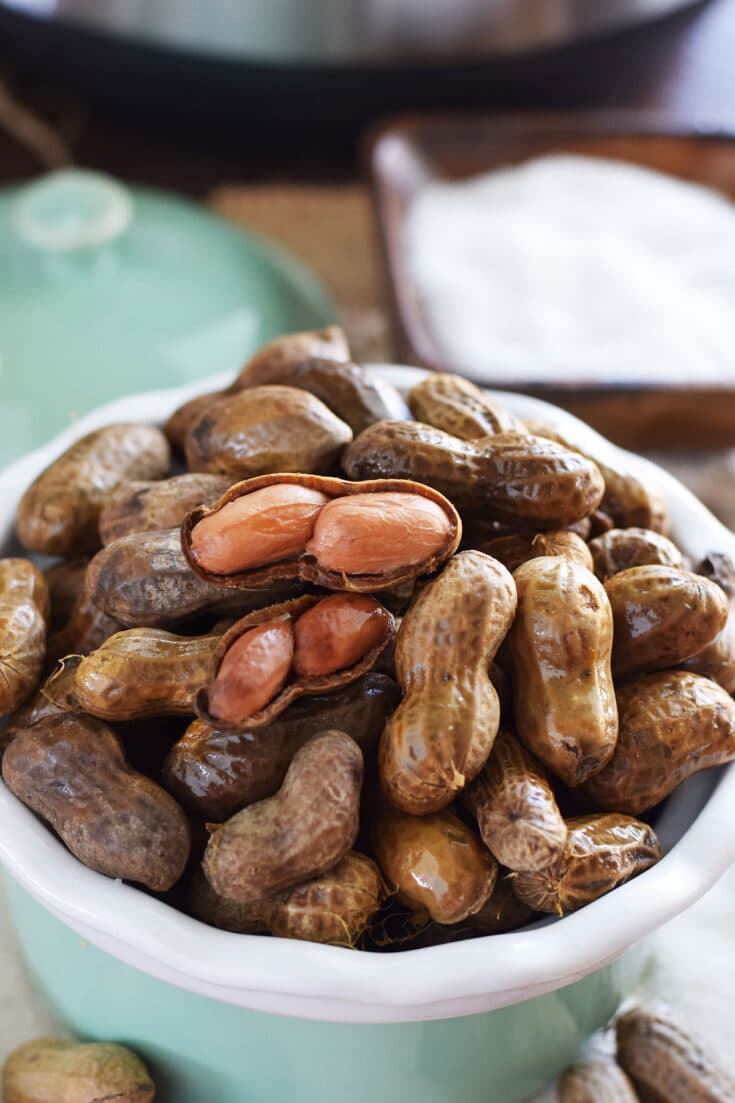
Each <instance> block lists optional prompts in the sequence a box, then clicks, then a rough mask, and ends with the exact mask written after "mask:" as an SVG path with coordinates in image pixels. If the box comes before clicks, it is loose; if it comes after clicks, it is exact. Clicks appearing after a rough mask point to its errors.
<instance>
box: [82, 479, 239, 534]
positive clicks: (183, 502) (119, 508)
mask: <svg viewBox="0 0 735 1103" xmlns="http://www.w3.org/2000/svg"><path fill="white" fill-rule="evenodd" d="M231 482H232V480H231V479H230V477H229V476H228V475H208V474H205V473H189V474H186V475H174V476H173V478H171V479H159V480H158V481H155V482H151V481H138V482H129V483H125V484H124V485H123V486H121V487H119V488H118V489H117V490H113V492H112V493H111V494H110V496H109V497H108V499H107V501H106V503H105V505H104V507H103V509H102V512H101V514H100V522H99V525H100V539H101V540H102V543H103V544H111V543H112V542H113V540H119V539H120V537H121V536H129V535H130V533H131V532H157V531H160V530H162V529H172V528H178V527H179V526H180V525H181V522H182V521H183V520H184V518H185V517H186V515H187V513H188V512H189V511H190V510H192V509H196V507H197V506H202V505H203V506H212V505H214V503H215V502H216V501H217V499H218V498H221V497H222V495H223V494H224V492H225V491H226V490H227V488H228V487H229V486H230V485H231Z"/></svg>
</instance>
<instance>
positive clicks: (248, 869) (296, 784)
mask: <svg viewBox="0 0 735 1103" xmlns="http://www.w3.org/2000/svg"><path fill="white" fill-rule="evenodd" d="M362 771H363V762H362V752H361V751H360V748H359V747H358V746H357V743H355V742H354V741H353V740H352V739H350V737H349V736H348V735H345V734H344V733H343V732H338V731H330V732H324V733H322V734H321V735H318V736H316V737H315V738H314V739H312V740H311V741H310V742H308V743H307V744H306V745H305V746H303V747H302V748H301V750H299V751H297V752H296V755H295V756H294V758H293V761H292V762H291V765H290V766H289V768H288V773H287V774H286V778H285V780H284V782H283V785H282V786H281V788H280V789H279V791H278V793H277V794H276V795H275V796H273V797H269V798H268V799H267V800H262V801H259V802H258V803H257V804H251V805H249V807H247V808H244V809H243V810H242V812H238V813H237V815H235V816H233V817H232V819H230V820H227V822H226V823H224V824H222V825H221V826H216V827H213V828H212V833H211V835H210V839H209V842H208V844H207V849H206V851H205V854H204V860H203V868H204V873H205V875H206V877H207V880H208V881H209V883H210V884H211V886H212V888H213V889H214V890H215V892H217V893H219V895H220V896H224V897H225V898H226V899H229V900H235V901H238V902H240V903H247V902H248V901H251V900H259V899H262V898H263V897H265V896H270V895H272V894H273V893H276V892H281V891H283V890H284V889H288V888H291V887H292V886H293V885H298V884H300V883H301V882H302V881H306V880H308V879H309V878H311V877H318V876H320V875H321V874H323V873H326V872H327V870H329V869H332V868H333V867H334V866H335V865H336V864H337V862H339V861H340V859H341V858H343V857H344V856H345V854H346V853H347V851H348V850H350V849H351V847H352V846H353V844H354V842H355V839H356V838H357V830H358V817H359V807H360V787H361V785H362Z"/></svg>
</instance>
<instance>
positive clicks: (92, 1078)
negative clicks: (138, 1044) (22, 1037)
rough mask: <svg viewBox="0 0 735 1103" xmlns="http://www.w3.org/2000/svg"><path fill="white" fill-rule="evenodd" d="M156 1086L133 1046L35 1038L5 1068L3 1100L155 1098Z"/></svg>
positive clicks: (88, 1102)
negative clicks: (128, 1047)
mask: <svg viewBox="0 0 735 1103" xmlns="http://www.w3.org/2000/svg"><path fill="white" fill-rule="evenodd" d="M154 1095H155V1086H154V1084H153V1081H152V1080H151V1078H150V1076H149V1075H148V1070H147V1069H146V1067H145V1065H144V1064H143V1062H142V1061H141V1060H140V1058H139V1057H137V1056H136V1055H135V1054H134V1053H133V1052H132V1051H131V1050H129V1049H126V1048H124V1047H123V1046H118V1045H111V1044H109V1043H107V1042H93V1043H89V1044H86V1045H80V1044H77V1043H75V1042H66V1041H62V1040H61V1039H57V1038H36V1039H35V1040H34V1041H32V1042H26V1043H25V1044H24V1045H22V1046H18V1048H17V1049H15V1050H13V1052H12V1053H11V1054H10V1056H9V1057H8V1058H7V1060H6V1062H5V1066H4V1068H3V1100H4V1101H5V1103H153V1097H154Z"/></svg>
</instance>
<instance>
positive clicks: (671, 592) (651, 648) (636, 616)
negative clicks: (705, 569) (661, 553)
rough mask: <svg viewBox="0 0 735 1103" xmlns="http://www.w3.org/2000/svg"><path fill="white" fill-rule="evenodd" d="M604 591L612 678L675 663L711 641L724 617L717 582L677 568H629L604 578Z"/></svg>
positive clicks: (723, 601)
mask: <svg viewBox="0 0 735 1103" xmlns="http://www.w3.org/2000/svg"><path fill="white" fill-rule="evenodd" d="M605 592H606V593H607V596H608V599H609V601H610V607H611V609H612V615H613V626H614V627H613V639H614V642H613V660H612V661H613V672H614V674H615V677H616V678H623V677H626V676H629V675H631V674H637V673H642V672H644V671H647V670H666V669H668V668H669V667H674V666H678V664H679V663H682V662H684V660H685V659H689V658H691V657H692V655H696V654H697V653H698V652H699V651H701V650H702V649H703V648H704V647H706V646H707V644H709V643H711V642H712V641H713V640H714V638H715V637H716V636H717V635H718V633H719V632H721V631H722V629H723V628H724V627H725V621H726V620H727V614H728V605H727V598H726V596H725V594H724V593H723V591H722V590H721V589H720V587H719V586H717V585H716V584H715V583H714V582H710V581H709V579H706V578H703V577H702V576H701V575H696V574H694V573H693V572H692V571H684V570H681V569H677V568H676V567H663V566H660V565H657V564H653V565H649V566H645V567H630V568H629V569H628V570H626V571H620V572H618V574H615V575H613V576H612V578H609V579H608V580H607V582H606V583H605Z"/></svg>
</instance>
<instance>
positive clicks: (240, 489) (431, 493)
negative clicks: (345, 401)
mask: <svg viewBox="0 0 735 1103" xmlns="http://www.w3.org/2000/svg"><path fill="white" fill-rule="evenodd" d="M276 484H278V485H289V484H290V485H293V486H303V487H307V488H308V489H310V490H315V491H318V492H319V493H321V494H324V495H326V496H327V497H328V498H332V499H334V498H341V497H344V496H346V495H349V494H373V493H375V494H386V493H388V494H395V493H406V494H418V495H420V496H422V497H424V498H427V499H428V500H429V501H431V502H434V503H435V504H436V505H438V506H439V507H440V508H441V509H442V510H443V511H444V513H445V514H446V516H447V518H448V521H449V532H448V536H447V543H446V546H445V547H444V548H441V549H440V550H439V551H438V552H436V553H435V554H433V555H431V556H430V557H429V558H427V559H426V560H425V561H424V562H422V563H416V564H413V565H412V566H407V567H405V568H404V567H398V568H394V569H392V570H389V571H386V572H384V573H383V574H381V575H379V576H378V575H370V574H354V575H346V574H344V573H343V572H340V571H330V570H327V569H326V568H324V567H322V566H320V564H319V563H318V561H317V560H316V559H315V558H314V557H313V556H311V555H308V554H306V553H304V554H302V555H301V556H299V557H298V558H297V559H290V560H283V561H281V562H279V563H271V564H267V565H265V566H263V567H255V568H254V569H252V570H249V571H241V572H239V573H238V574H232V575H217V574H213V573H212V572H209V571H205V570H203V569H202V568H201V566H200V565H199V564H198V563H197V561H196V559H195V557H194V556H193V555H192V553H191V533H192V530H193V528H194V526H195V525H196V524H198V522H199V521H201V520H202V518H204V517H210V516H212V515H213V514H215V513H216V512H217V511H218V510H220V509H221V508H222V507H223V506H225V505H227V503H228V502H233V501H235V499H237V498H241V497H242V496H243V495H246V494H252V493H253V492H254V491H256V490H261V489H262V488H263V487H266V486H274V485H276ZM461 537H462V524H461V521H460V519H459V515H458V513H457V511H456V509H455V508H454V506H453V505H452V504H451V502H448V501H447V499H446V498H444V497H443V495H441V494H439V493H437V492H436V491H435V490H432V489H431V488H430V487H427V486H423V485H421V484H419V483H413V482H407V481H405V480H400V479H376V480H371V481H368V482H349V481H348V480H346V479H336V478H330V477H327V476H324V475H322V476H319V475H301V474H288V473H287V474H278V475H263V476H261V477H260V478H256V479H246V480H245V481H244V482H240V483H237V484H235V486H232V487H230V489H229V490H228V491H227V492H226V493H225V494H223V496H222V497H221V498H220V500H219V502H217V504H216V505H215V506H213V507H212V509H196V510H192V512H191V513H189V514H188V515H187V517H186V519H185V521H184V523H183V525H182V527H181V546H182V548H183V550H184V555H185V556H186V559H187V562H188V563H189V565H190V566H191V568H192V570H194V571H195V572H196V573H197V574H198V575H199V576H200V577H201V578H204V579H205V580H207V581H211V582H216V583H217V584H218V585H220V586H230V587H236V588H237V587H245V588H248V587H252V586H259V585H261V584H267V583H273V582H275V581H277V580H279V579H281V580H285V579H296V578H301V579H302V580H303V581H304V582H311V583H313V584H314V585H316V586H323V587H325V588H326V589H329V590H347V591H352V592H354V593H375V592H378V591H380V590H383V589H389V588H392V587H395V586H399V585H401V584H403V583H406V582H410V581H411V580H412V579H415V578H417V577H419V576H420V575H424V574H432V573H433V572H434V571H435V570H437V568H438V567H439V566H441V564H442V563H443V562H445V560H447V559H448V558H449V556H450V555H452V554H453V553H454V552H455V551H456V549H457V547H458V545H459V542H460V539H461Z"/></svg>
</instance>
